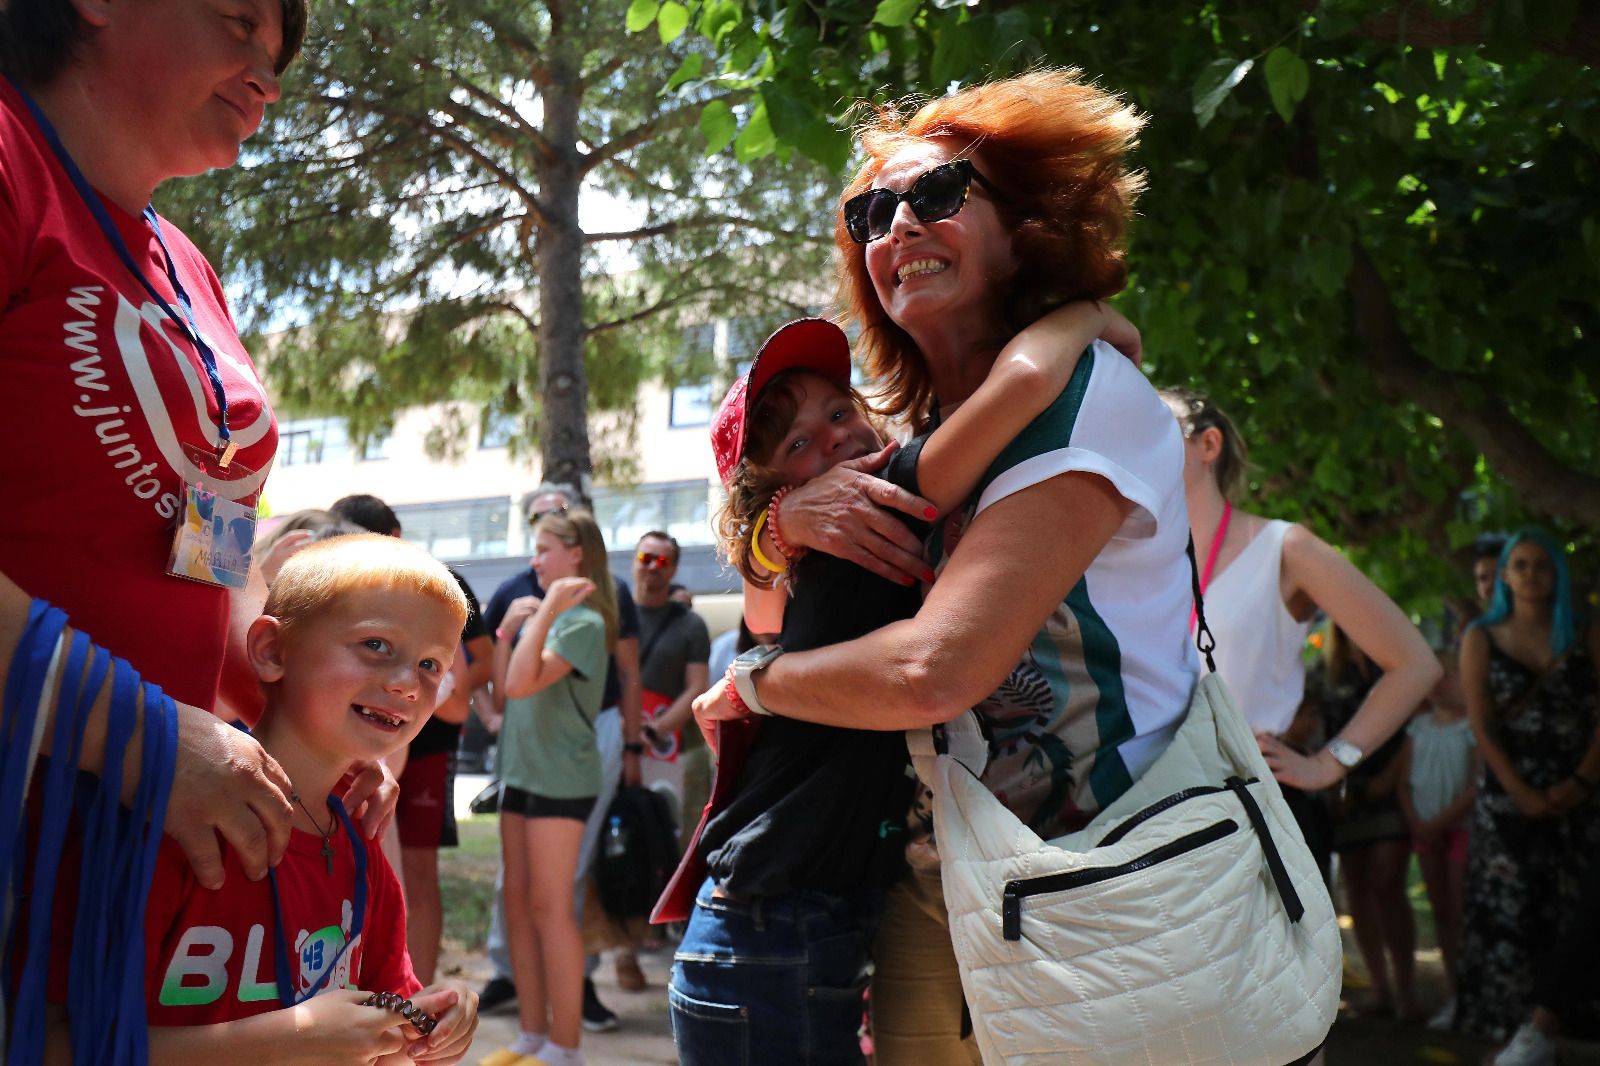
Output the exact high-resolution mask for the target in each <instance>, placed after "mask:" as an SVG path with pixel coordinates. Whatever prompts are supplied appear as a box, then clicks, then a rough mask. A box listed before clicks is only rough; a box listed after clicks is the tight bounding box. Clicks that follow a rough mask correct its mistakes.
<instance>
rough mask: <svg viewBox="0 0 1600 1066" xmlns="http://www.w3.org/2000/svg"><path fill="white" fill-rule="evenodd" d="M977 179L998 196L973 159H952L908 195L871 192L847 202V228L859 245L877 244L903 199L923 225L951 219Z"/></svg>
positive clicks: (918, 184)
mask: <svg viewBox="0 0 1600 1066" xmlns="http://www.w3.org/2000/svg"><path fill="white" fill-rule="evenodd" d="M974 178H976V179H978V184H979V185H982V186H983V187H984V188H985V189H987V190H988V191H989V193H990V194H991V195H997V194H998V190H996V189H995V187H994V186H993V185H991V184H989V179H987V178H985V177H984V176H983V175H982V174H980V173H978V168H977V167H975V166H973V165H972V160H970V159H952V160H951V161H950V162H948V163H942V164H940V165H939V166H936V167H934V168H933V169H932V170H930V171H928V172H927V173H926V174H923V175H922V176H921V177H920V178H918V179H917V180H916V181H914V182H912V183H911V187H910V188H908V189H907V190H906V191H905V192H895V191H894V190H893V189H868V190H867V191H866V192H864V193H862V194H861V195H859V196H852V197H850V199H848V200H846V201H845V203H844V228H845V229H846V230H847V231H848V232H849V234H850V239H851V240H853V241H855V242H856V243H857V244H866V243H867V242H869V241H875V240H877V239H878V238H879V237H882V236H885V235H887V234H888V232H889V227H890V226H891V225H893V224H894V213H895V211H896V210H897V209H898V208H899V206H900V202H901V201H902V200H903V201H905V202H906V203H908V204H910V205H911V213H912V214H914V215H916V216H917V218H919V219H921V220H922V221H923V222H938V221H940V220H941V219H946V218H949V217H950V216H951V215H954V214H955V213H956V212H957V211H960V210H961V209H962V208H963V207H965V206H966V203H967V193H968V192H970V191H971V189H972V179H974Z"/></svg>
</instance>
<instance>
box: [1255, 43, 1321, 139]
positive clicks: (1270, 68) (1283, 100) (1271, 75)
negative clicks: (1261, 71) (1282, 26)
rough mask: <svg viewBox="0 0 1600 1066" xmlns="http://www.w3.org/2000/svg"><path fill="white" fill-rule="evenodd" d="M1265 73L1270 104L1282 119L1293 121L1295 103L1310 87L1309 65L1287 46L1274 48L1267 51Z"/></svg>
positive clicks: (1304, 96) (1302, 98) (1303, 96)
mask: <svg viewBox="0 0 1600 1066" xmlns="http://www.w3.org/2000/svg"><path fill="white" fill-rule="evenodd" d="M1266 75H1267V92H1268V93H1270V94H1271V96H1272V106H1273V107H1274V108H1275V109H1276V110H1277V112H1278V114H1279V115H1281V116H1282V117H1283V121H1285V122H1293V121H1294V109H1295V105H1297V104H1299V103H1300V101H1301V100H1304V99H1305V98H1306V92H1307V91H1308V90H1309V89H1310V88H1311V68H1310V66H1308V65H1307V64H1306V61H1305V60H1303V59H1301V58H1300V57H1299V56H1297V55H1295V54H1294V53H1293V52H1291V51H1289V50H1288V49H1287V48H1274V49H1273V50H1272V51H1270V52H1268V53H1267V62H1266Z"/></svg>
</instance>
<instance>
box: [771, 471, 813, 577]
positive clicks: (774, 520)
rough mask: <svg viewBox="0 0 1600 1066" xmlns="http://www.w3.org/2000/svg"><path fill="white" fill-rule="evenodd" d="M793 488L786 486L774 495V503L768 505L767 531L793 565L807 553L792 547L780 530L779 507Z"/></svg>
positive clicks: (780, 551)
mask: <svg viewBox="0 0 1600 1066" xmlns="http://www.w3.org/2000/svg"><path fill="white" fill-rule="evenodd" d="M792 488H794V486H793V485H785V486H784V487H783V488H781V489H779V490H778V491H777V492H774V493H773V494H772V502H771V503H769V504H767V530H768V531H769V532H770V533H771V534H772V543H773V544H774V545H775V546H776V547H777V549H778V551H779V553H780V554H782V556H783V557H784V558H785V559H787V560H789V561H790V562H791V563H792V562H794V561H795V560H796V559H798V558H800V556H802V555H804V554H805V553H806V550H805V549H804V548H798V549H797V548H794V547H791V546H790V545H789V542H788V541H786V540H784V539H783V531H782V530H780V529H779V528H778V505H779V504H780V503H782V502H783V498H784V497H785V496H787V495H789V490H790V489H792Z"/></svg>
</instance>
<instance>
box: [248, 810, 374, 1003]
mask: <svg viewBox="0 0 1600 1066" xmlns="http://www.w3.org/2000/svg"><path fill="white" fill-rule="evenodd" d="M328 806H330V807H332V808H333V813H334V814H335V815H337V816H338V818H339V823H340V824H341V825H343V826H344V832H345V835H346V836H348V837H349V838H350V847H351V849H352V850H353V851H354V852H355V854H356V890H355V900H354V902H353V904H352V907H351V914H350V935H349V936H348V937H347V938H346V939H345V942H344V947H342V948H340V949H339V954H337V955H335V956H334V957H333V958H332V959H330V960H328V967H327V969H325V970H323V971H322V976H321V977H319V978H317V983H316V984H314V985H312V986H311V987H310V988H309V989H308V990H307V991H306V994H305V995H304V996H297V995H295V993H294V981H293V980H292V979H291V978H290V976H289V974H290V970H289V949H288V943H289V927H288V926H287V925H285V924H284V921H283V898H282V897H281V896H280V895H279V894H278V871H277V870H275V869H271V870H268V871H267V878H268V880H269V881H270V882H271V884H272V917H273V919H274V920H275V921H276V922H277V924H278V935H277V936H276V937H275V938H274V940H275V943H274V944H273V945H272V951H273V956H274V959H273V962H274V966H273V969H275V970H276V971H277V979H278V1002H280V1003H282V1004H283V1005H284V1006H285V1007H292V1006H294V1005H295V1004H297V1003H304V1002H305V1001H306V1000H308V999H310V998H311V997H312V996H314V995H316V994H317V993H318V992H321V991H322V990H323V989H324V988H326V987H327V985H328V982H329V981H330V980H332V978H333V972H334V971H335V970H337V969H338V968H339V960H340V959H341V958H343V957H344V955H345V952H347V951H349V950H350V948H351V947H352V946H353V945H354V944H355V942H356V940H357V939H358V938H359V937H360V936H361V930H362V928H363V927H364V926H365V925H366V923H367V846H366V844H365V843H364V842H363V841H362V839H361V834H359V833H357V832H356V828H355V826H353V825H351V824H350V815H349V814H347V813H345V809H344V804H343V803H340V802H339V797H337V796H329V797H328Z"/></svg>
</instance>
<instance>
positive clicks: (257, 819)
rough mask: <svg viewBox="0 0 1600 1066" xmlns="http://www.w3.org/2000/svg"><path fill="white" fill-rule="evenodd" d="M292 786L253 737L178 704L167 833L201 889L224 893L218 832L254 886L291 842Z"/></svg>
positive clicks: (217, 719) (210, 716) (210, 715)
mask: <svg viewBox="0 0 1600 1066" xmlns="http://www.w3.org/2000/svg"><path fill="white" fill-rule="evenodd" d="M291 788H292V786H291V785H290V783H289V778H288V777H287V776H286V775H285V774H284V772H283V768H282V767H280V766H279V765H278V764H277V762H276V760H274V759H273V758H272V756H270V755H268V754H267V753H266V752H265V751H263V750H262V748H261V745H260V744H258V743H257V742H256V740H255V738H254V737H252V736H250V735H249V734H248V733H245V732H243V731H241V730H238V729H235V728H234V727H233V726H231V725H229V724H228V723H226V722H224V721H223V720H222V719H220V718H218V717H217V716H216V715H214V714H212V713H211V712H210V711H206V710H202V709H200V708H199V707H190V706H188V705H186V704H181V703H180V704H178V753H177V766H176V770H175V772H174V774H173V778H172V796H171V799H170V800H169V801H168V803H167V819H166V831H167V833H168V834H169V835H171V837H172V838H173V839H174V840H176V841H177V842H178V846H179V847H181V848H182V849H183V852H184V854H185V855H187V856H188V858H189V864H190V865H191V866H193V867H194V874H195V877H196V878H197V879H198V880H199V881H200V883H201V884H202V885H204V886H205V887H206V888H212V889H216V888H221V887H222V853H221V851H220V850H219V848H218V844H217V834H219V833H220V834H221V835H222V839H223V840H225V841H227V843H228V845H229V846H230V847H232V848H233V850H234V851H235V852H237V853H238V855H239V861H240V863H241V864H242V865H243V866H244V871H245V874H246V876H248V877H249V878H250V879H251V880H252V881H259V880H261V879H262V878H263V877H265V876H266V875H267V868H268V867H269V866H273V865H276V863H277V861H278V860H279V859H280V858H282V857H283V849H284V848H286V847H287V846H288V844H289V819H290V816H291V814H292V813H293V812H292V809H291V807H290V806H289V793H290V790H291Z"/></svg>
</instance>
